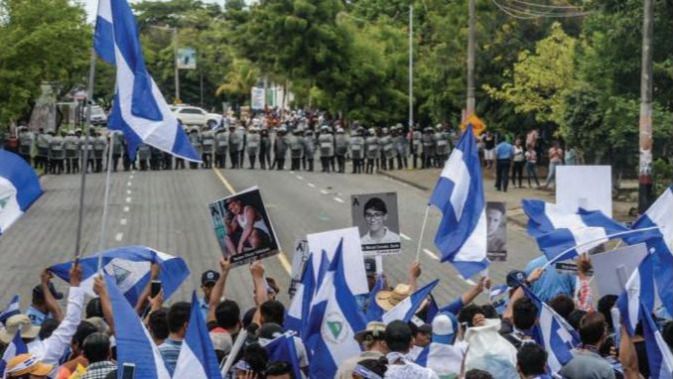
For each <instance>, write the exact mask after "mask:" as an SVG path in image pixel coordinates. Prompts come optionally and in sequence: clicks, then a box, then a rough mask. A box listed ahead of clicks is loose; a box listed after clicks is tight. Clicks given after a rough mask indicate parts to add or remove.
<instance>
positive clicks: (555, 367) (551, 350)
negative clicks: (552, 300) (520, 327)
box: [522, 286, 580, 373]
mask: <svg viewBox="0 0 673 379" xmlns="http://www.w3.org/2000/svg"><path fill="white" fill-rule="evenodd" d="M522 288H523V290H524V291H525V293H526V296H527V297H528V298H529V299H531V300H532V301H533V303H535V306H537V309H538V325H537V326H536V327H535V329H536V330H534V332H533V336H534V338H535V340H536V342H537V343H538V344H539V345H540V346H543V347H544V349H545V350H546V351H547V353H548V354H549V356H548V358H547V365H549V368H550V369H551V371H552V372H553V373H556V372H558V371H559V370H560V369H561V368H562V367H563V365H565V364H566V363H568V362H569V361H570V360H571V359H572V357H573V355H572V349H573V348H575V347H576V346H578V345H579V343H580V340H579V336H578V335H577V332H576V331H575V330H574V329H573V327H572V326H570V324H568V322H567V321H566V320H565V319H564V318H563V317H561V316H560V315H559V314H558V313H556V312H555V311H554V310H553V309H552V308H551V307H550V306H549V305H547V303H545V302H543V301H541V300H540V299H539V298H538V297H537V296H535V294H534V293H533V292H532V291H531V290H529V289H528V288H527V287H526V286H522Z"/></svg>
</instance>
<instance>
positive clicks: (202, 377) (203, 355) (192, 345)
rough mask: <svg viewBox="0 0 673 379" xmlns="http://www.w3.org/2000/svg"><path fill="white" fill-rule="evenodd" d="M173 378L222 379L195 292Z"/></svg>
mask: <svg viewBox="0 0 673 379" xmlns="http://www.w3.org/2000/svg"><path fill="white" fill-rule="evenodd" d="M173 377H174V378H176V379H177V378H193V379H222V374H220V367H219V362H218V360H217V356H216V355H215V349H214V348H213V343H212V341H211V340H210V335H209V334H208V327H207V326H206V321H205V320H204V319H203V314H202V313H201V304H200V303H199V298H198V297H197V296H196V291H194V292H193V293H192V312H191V314H190V316H189V324H188V325H187V332H186V333H185V339H184V341H183V342H182V346H181V347H180V354H179V355H178V360H177V362H176V363H175V371H174V372H173Z"/></svg>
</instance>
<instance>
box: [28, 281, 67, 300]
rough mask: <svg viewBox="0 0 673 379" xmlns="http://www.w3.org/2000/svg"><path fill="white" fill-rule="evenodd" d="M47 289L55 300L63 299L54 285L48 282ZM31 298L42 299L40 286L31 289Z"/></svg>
mask: <svg viewBox="0 0 673 379" xmlns="http://www.w3.org/2000/svg"><path fill="white" fill-rule="evenodd" d="M48 287H49V292H51V295H52V296H53V297H54V298H55V299H56V300H61V299H63V293H61V292H58V291H57V290H56V287H54V283H52V282H49V285H48ZM33 297H36V298H41V299H44V292H43V291H42V284H38V285H36V286H35V287H33Z"/></svg>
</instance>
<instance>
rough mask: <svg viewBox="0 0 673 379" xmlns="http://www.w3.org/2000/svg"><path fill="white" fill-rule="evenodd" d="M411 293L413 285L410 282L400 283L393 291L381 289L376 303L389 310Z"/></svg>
mask: <svg viewBox="0 0 673 379" xmlns="http://www.w3.org/2000/svg"><path fill="white" fill-rule="evenodd" d="M409 295H411V287H409V285H408V284H398V285H396V286H395V288H394V289H393V290H392V291H387V290H381V291H379V292H378V293H377V294H376V304H378V305H379V307H381V308H383V310H386V311H389V310H391V309H393V308H394V307H395V306H396V305H397V304H399V303H400V302H401V301H402V300H404V299H406V298H407V297H409Z"/></svg>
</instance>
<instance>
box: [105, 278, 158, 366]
mask: <svg viewBox="0 0 673 379" xmlns="http://www.w3.org/2000/svg"><path fill="white" fill-rule="evenodd" d="M105 284H106V286H107V291H108V294H109V295H110V302H111V303H112V312H113V314H114V329H115V330H116V331H117V334H116V342H117V369H118V370H119V372H121V371H122V367H123V364H124V363H133V364H135V366H136V376H135V377H136V378H156V379H171V375H170V374H169V373H168V369H166V366H165V365H164V361H163V359H162V358H161V353H159V348H157V345H155V344H154V341H153V340H152V337H151V336H150V333H149V332H148V331H147V329H145V326H144V325H143V323H142V322H141V321H140V318H139V317H138V314H137V313H136V311H135V310H134V309H133V307H132V306H131V304H129V302H128V301H126V298H125V297H124V295H123V292H122V291H121V290H120V289H119V288H118V287H117V283H116V280H115V278H114V277H112V276H109V275H105Z"/></svg>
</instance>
